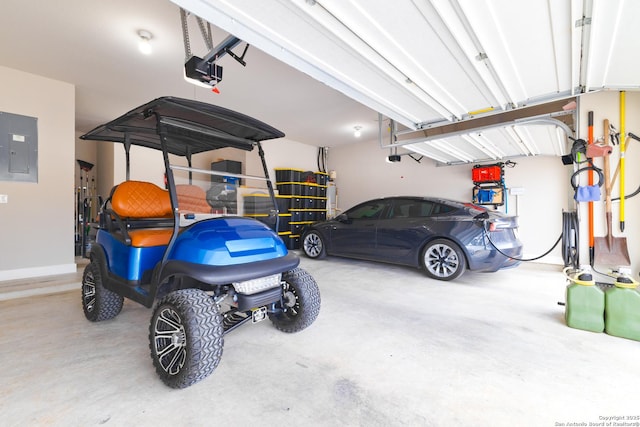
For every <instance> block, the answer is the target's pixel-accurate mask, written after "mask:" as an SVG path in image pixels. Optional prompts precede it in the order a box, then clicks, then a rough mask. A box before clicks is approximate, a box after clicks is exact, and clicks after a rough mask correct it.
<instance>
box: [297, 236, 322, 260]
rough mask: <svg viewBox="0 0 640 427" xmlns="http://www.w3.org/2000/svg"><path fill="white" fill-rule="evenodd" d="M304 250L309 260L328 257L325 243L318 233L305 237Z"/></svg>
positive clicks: (303, 241)
mask: <svg viewBox="0 0 640 427" xmlns="http://www.w3.org/2000/svg"><path fill="white" fill-rule="evenodd" d="M302 250H303V251H304V254H305V255H306V256H308V257H309V258H315V259H322V258H324V257H325V256H326V255H327V251H326V249H325V247H324V241H323V240H322V237H321V236H320V234H318V232H316V231H310V232H308V233H307V234H305V235H304V238H303V240H302Z"/></svg>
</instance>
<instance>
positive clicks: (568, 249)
mask: <svg viewBox="0 0 640 427" xmlns="http://www.w3.org/2000/svg"><path fill="white" fill-rule="evenodd" d="M579 242H580V237H579V234H578V214H577V213H576V212H575V211H574V212H562V260H563V261H564V266H565V267H569V266H570V267H573V268H574V269H577V268H578V267H580V260H579V257H578V248H579V247H580V246H579Z"/></svg>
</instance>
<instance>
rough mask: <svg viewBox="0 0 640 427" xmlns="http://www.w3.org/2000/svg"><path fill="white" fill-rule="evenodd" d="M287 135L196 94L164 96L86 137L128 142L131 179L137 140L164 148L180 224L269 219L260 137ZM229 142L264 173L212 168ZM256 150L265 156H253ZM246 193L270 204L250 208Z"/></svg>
mask: <svg viewBox="0 0 640 427" xmlns="http://www.w3.org/2000/svg"><path fill="white" fill-rule="evenodd" d="M283 136H284V133H282V132H280V131H279V130H277V129H275V128H273V127H271V126H269V125H267V124H265V123H263V122H261V121H259V120H256V119H253V118H251V117H249V116H246V115H244V114H241V113H237V112H235V111H231V110H228V109H225V108H222V107H218V106H215V105H211V104H206V103H203V102H199V101H194V100H188V99H181V98H174V97H162V98H158V99H155V100H153V101H151V102H148V103H146V104H144V105H142V106H140V107H137V108H135V109H133V110H131V111H129V112H128V113H126V114H124V115H122V116H120V117H118V118H116V119H114V120H112V121H110V122H108V123H106V124H104V125H101V126H98V127H97V128H95V129H93V130H92V131H90V132H88V133H86V134H85V135H82V136H81V138H82V139H85V140H95V141H111V142H119V143H122V144H123V145H124V148H125V154H126V168H127V170H126V179H127V180H130V179H131V178H130V170H129V169H130V149H131V146H140V147H146V148H151V149H155V150H160V151H161V152H162V154H163V158H164V164H165V171H166V184H165V185H166V187H167V188H168V190H169V195H170V199H171V206H172V207H173V212H174V214H179V218H180V225H185V222H187V223H188V222H193V221H198V220H200V219H206V218H210V217H212V216H220V215H244V216H256V218H257V219H264V218H261V216H267V215H265V213H266V212H269V211H271V210H274V211H275V209H276V206H275V198H274V193H273V188H272V184H271V181H270V180H269V178H268V177H269V174H268V170H267V167H266V163H265V161H264V153H263V151H262V146H261V145H260V141H264V140H268V139H275V138H281V137H283ZM256 147H257V148H258V149H257V150H254V148H256ZM228 148H232V149H239V150H242V151H244V152H245V154H244V155H243V156H244V159H246V161H245V162H244V163H245V165H246V164H248V163H250V164H251V165H261V169H262V170H261V175H257V174H256V175H243V174H242V173H237V172H236V173H231V172H228V171H227V172H224V171H223V172H220V171H218V172H216V171H213V170H210V165H211V163H215V162H216V161H217V160H219V159H220V157H221V155H219V154H217V153H220V152H219V151H217V152H216V151H214V150H220V149H228ZM252 151H253V153H249V152H252ZM255 151H257V155H256V154H255ZM207 153H208V154H207ZM251 155H254V156H256V157H257V156H259V159H256V160H252V159H251V158H250V157H249V156H251ZM176 156H177V157H176ZM258 173H260V172H258ZM245 195H249V196H250V197H251V198H252V200H253V196H254V195H256V197H260V198H263V199H264V200H265V202H268V203H269V206H270V207H269V209H268V210H265V211H261V212H260V213H256V212H253V211H249V212H245V211H244V209H243V203H241V201H242V200H243V197H245ZM239 201H240V202H239ZM272 216H273V215H272Z"/></svg>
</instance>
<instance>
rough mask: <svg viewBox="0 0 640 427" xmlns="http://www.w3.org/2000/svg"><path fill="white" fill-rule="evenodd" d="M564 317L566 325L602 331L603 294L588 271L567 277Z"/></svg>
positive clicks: (603, 325) (603, 323)
mask: <svg viewBox="0 0 640 427" xmlns="http://www.w3.org/2000/svg"><path fill="white" fill-rule="evenodd" d="M569 282H570V283H569V285H568V286H567V292H566V304H565V312H564V318H565V321H566V322H567V326H570V327H572V328H576V329H584V330H585V331H592V332H602V331H604V327H605V322H604V309H605V294H604V292H602V290H601V289H600V288H599V287H597V286H596V285H595V282H594V281H593V277H592V276H591V274H589V273H583V274H581V275H579V276H578V277H577V278H571V277H569Z"/></svg>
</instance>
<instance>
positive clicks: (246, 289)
mask: <svg viewBox="0 0 640 427" xmlns="http://www.w3.org/2000/svg"><path fill="white" fill-rule="evenodd" d="M283 136H284V134H283V133H282V132H280V131H278V130H277V129H274V128H272V127H271V126H269V125H266V124H265V123H262V122H260V121H258V120H255V119H253V118H251V117H248V116H245V115H243V114H239V113H236V112H233V111H230V110H227V109H224V108H221V107H217V106H213V105H210V104H206V103H202V102H198V101H193V100H187V99H180V98H173V97H163V98H158V99H156V100H153V101H151V102H149V103H147V104H144V105H142V106H140V107H138V108H136V109H134V110H132V111H130V112H128V113H126V114H124V115H123V116H121V117H118V118H117V119H115V120H112V121H110V122H109V123H106V124H104V125H101V126H99V127H97V128H95V129H93V130H92V131H90V132H88V133H87V134H85V135H82V136H81V138H82V139H85V140H96V141H111V142H117V143H122V144H123V145H124V149H125V154H126V181H124V182H122V183H121V184H119V185H117V186H115V187H114V189H113V190H112V191H111V194H110V196H109V197H108V198H107V199H106V200H105V202H104V203H103V205H102V208H101V211H100V218H99V227H98V230H97V235H96V242H95V244H94V245H93V246H92V248H91V253H90V263H89V264H88V265H87V267H86V268H85V271H84V274H83V278H82V306H83V309H84V314H85V316H86V317H87V319H88V320H90V321H93V322H96V321H102V320H107V319H111V318H113V317H115V316H116V315H118V313H120V311H121V309H122V306H123V301H124V298H128V299H130V300H133V301H135V302H137V303H140V304H142V305H144V306H145V307H148V308H151V307H153V314H152V316H151V324H150V326H149V346H150V349H151V358H152V360H153V364H154V366H155V369H156V372H157V373H158V375H159V376H160V378H161V379H162V381H163V382H164V383H165V384H167V385H168V386H170V387H173V388H185V387H188V386H190V385H192V384H194V383H196V382H198V381H200V380H202V379H204V378H205V377H207V376H208V375H210V374H211V373H212V372H213V370H214V369H215V368H216V367H217V365H218V363H219V362H220V358H221V356H222V347H223V342H224V335H225V334H226V333H228V332H231V331H232V330H234V329H235V328H237V327H238V326H240V325H242V324H244V323H249V322H253V323H255V322H259V321H261V320H264V319H266V318H269V319H270V321H271V322H272V323H273V325H274V326H275V327H276V328H277V329H279V330H281V331H284V332H298V331H301V330H302V329H305V328H306V327H308V326H309V325H311V324H312V323H313V322H314V321H315V319H316V317H317V316H318V313H319V311H320V293H319V290H318V286H317V284H316V282H315V280H314V279H313V277H312V276H311V275H310V274H308V273H307V272H306V271H305V270H303V269H301V268H299V267H298V264H299V259H298V257H297V256H296V255H295V254H293V253H289V252H288V251H287V248H286V246H285V244H284V243H283V242H282V240H281V239H280V238H279V237H278V234H277V219H278V215H277V204H276V198H275V195H274V191H273V186H272V184H271V181H270V180H269V174H268V169H267V165H266V162H265V159H264V152H263V150H262V146H261V144H260V141H264V140H268V139H274V138H280V137H283ZM134 146H135V147H145V148H150V149H154V150H159V152H160V153H161V154H162V159H163V160H164V166H165V168H164V169H165V186H166V189H164V188H161V186H158V185H156V184H154V183H151V182H146V181H136V180H130V157H131V147H134ZM229 147H230V148H233V149H238V150H244V152H245V154H246V155H248V154H247V153H251V152H255V151H254V149H255V148H257V152H258V155H259V160H256V161H255V162H254V164H255V165H260V163H261V169H262V171H263V173H264V174H263V175H262V176H252V175H241V174H231V173H228V172H215V171H211V170H209V169H204V168H195V167H193V162H194V161H199V162H200V163H203V162H204V164H205V165H209V162H211V157H206V155H204V154H202V153H207V152H211V151H212V150H217V149H221V148H229ZM135 150H138V148H136V149H135ZM199 154H200V156H198V155H199ZM213 154H215V153H213ZM210 155H212V154H210ZM203 156H204V158H203ZM158 158H159V157H158ZM147 159H151V157H145V160H146V162H148V160H147ZM243 179H244V180H245V182H247V183H249V182H252V183H254V185H262V187H259V191H261V192H262V193H261V194H263V195H264V197H263V199H266V200H270V204H271V206H272V209H271V210H270V213H269V214H267V215H265V216H264V217H263V218H260V219H261V221H259V220H257V219H255V218H247V217H243V216H241V212H240V211H241V208H242V206H241V203H237V200H238V198H239V197H238V196H239V192H240V191H244V190H246V187H243V188H241V187H240V186H239V184H240V180H243ZM255 183H258V184H255ZM256 188H258V187H256ZM240 198H242V197H240Z"/></svg>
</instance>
